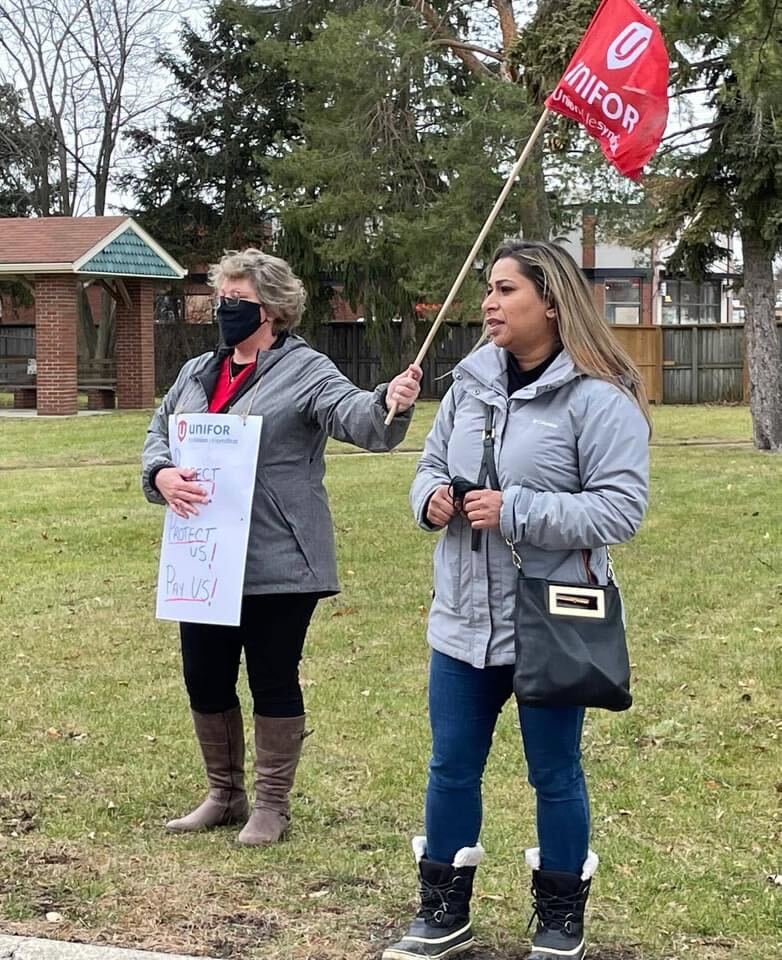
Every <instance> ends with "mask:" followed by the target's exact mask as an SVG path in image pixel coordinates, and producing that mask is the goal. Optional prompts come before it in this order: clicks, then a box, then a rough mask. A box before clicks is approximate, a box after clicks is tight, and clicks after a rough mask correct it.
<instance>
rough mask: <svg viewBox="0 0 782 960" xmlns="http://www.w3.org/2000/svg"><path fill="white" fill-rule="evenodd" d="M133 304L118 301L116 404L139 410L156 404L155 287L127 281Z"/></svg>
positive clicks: (120, 406)
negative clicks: (128, 304)
mask: <svg viewBox="0 0 782 960" xmlns="http://www.w3.org/2000/svg"><path fill="white" fill-rule="evenodd" d="M124 283H125V287H126V288H127V291H128V294H129V296H130V301H131V303H130V307H128V306H127V305H126V304H125V302H124V300H120V302H119V303H118V304H117V349H116V356H117V406H118V407H119V408H120V409H125V410H128V409H132V410H138V409H140V408H142V407H151V406H154V403H155V328H154V286H153V283H152V282H151V281H149V280H125V281H124Z"/></svg>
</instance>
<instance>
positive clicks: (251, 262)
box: [209, 247, 307, 333]
mask: <svg viewBox="0 0 782 960" xmlns="http://www.w3.org/2000/svg"><path fill="white" fill-rule="evenodd" d="M225 280H250V282H251V283H252V285H253V287H254V288H255V292H256V294H257V295H258V299H259V300H260V302H261V304H262V305H263V307H264V308H265V310H266V312H267V313H268V314H269V316H270V317H271V320H272V332H273V333H282V331H283V330H293V328H294V327H297V326H298V325H299V324H300V323H301V315H302V314H303V313H304V304H305V301H306V299H307V294H306V292H305V290H304V284H303V283H302V282H301V280H299V278H298V277H297V276H296V274H295V273H294V272H293V271H292V270H291V268H290V266H289V264H288V262H287V261H286V260H282V259H281V258H280V257H273V256H272V255H271V254H269V253H264V252H263V250H258V249H257V248H256V247H248V248H247V249H246V250H226V251H225V255H224V256H223V257H222V258H221V259H220V262H219V263H213V264H212V265H211V266H210V267H209V283H210V285H211V286H212V287H214V288H215V290H218V289H219V288H220V287H221V286H222V285H223V283H224V281H225Z"/></svg>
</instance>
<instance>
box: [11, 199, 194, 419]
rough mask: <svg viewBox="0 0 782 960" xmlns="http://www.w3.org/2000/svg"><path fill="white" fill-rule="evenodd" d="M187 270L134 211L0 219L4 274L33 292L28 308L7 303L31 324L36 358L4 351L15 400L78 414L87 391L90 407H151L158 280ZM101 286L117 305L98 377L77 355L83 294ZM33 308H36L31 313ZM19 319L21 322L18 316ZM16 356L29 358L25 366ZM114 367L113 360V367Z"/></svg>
mask: <svg viewBox="0 0 782 960" xmlns="http://www.w3.org/2000/svg"><path fill="white" fill-rule="evenodd" d="M185 273H186V270H185V269H184V267H182V266H181V265H180V264H178V263H177V262H176V260H174V259H173V257H171V256H170V255H169V254H168V253H166V251H165V250H164V249H163V248H162V247H160V245H159V244H157V243H156V242H155V241H154V240H153V239H152V237H150V236H149V234H148V233H146V231H144V230H143V229H142V228H141V227H140V226H139V225H138V224H137V223H135V222H134V221H133V220H132V219H131V218H129V217H41V218H36V219H24V218H4V219H2V220H0V277H2V278H3V279H6V280H9V279H12V280H15V281H17V282H19V283H22V284H24V285H25V286H27V288H28V289H29V291H30V293H31V294H32V296H33V297H34V306H33V307H32V308H27V310H28V312H27V313H25V314H20V311H18V310H15V309H12V310H10V311H9V308H8V306H7V300H6V302H5V303H4V308H3V324H4V325H6V324H7V322H8V321H7V317H8V315H9V312H10V313H11V316H12V318H14V319H16V318H19V319H22V317H23V318H24V319H26V320H27V321H28V323H30V321H33V322H34V326H35V365H34V367H33V366H30V365H29V359H30V358H24V357H18V358H12V357H2V356H0V390H6V391H11V392H13V393H14V396H15V403H16V405H17V406H31V405H32V406H36V407H37V410H38V412H39V413H46V414H73V413H76V410H77V396H78V393H79V392H80V391H83V392H86V393H87V394H88V397H90V399H91V400H93V404H92V405H94V406H113V405H114V401H115V397H116V404H117V406H118V407H120V408H140V407H149V406H152V405H153V403H154V385H155V352H154V336H153V334H154V326H153V324H154V299H155V293H156V291H157V289H158V288H159V287H160V285H161V284H162V283H166V284H170V282H171V281H172V280H181V279H182V278H183V277H184V276H185ZM85 288H86V293H87V297H88V298H95V297H97V296H99V295H102V292H103V291H105V292H107V293H108V294H109V296H111V298H112V299H113V300H114V302H115V304H116V308H115V323H116V345H115V357H114V359H113V360H111V361H104V362H103V363H104V367H103V369H102V370H101V371H100V375H99V376H96V375H95V365H94V363H93V364H92V365H91V370H92V374H91V376H90V378H89V382H87V380H86V379H85V378H83V376H82V372H83V371H84V370H87V369H89V368H90V367H89V364H88V363H87V361H88V360H89V358H86V357H80V356H79V352H78V342H79V337H78V324H79V296H80V294H81V291H82V290H84V289H85ZM30 310H32V311H33V312H32V314H31V313H30V312H29V311H30ZM19 319H17V322H19ZM12 360H20V361H25V362H26V366H24V367H22V366H21V364H14V363H12V362H11V361H12ZM109 365H110V366H109Z"/></svg>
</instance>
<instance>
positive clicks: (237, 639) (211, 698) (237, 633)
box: [179, 593, 318, 717]
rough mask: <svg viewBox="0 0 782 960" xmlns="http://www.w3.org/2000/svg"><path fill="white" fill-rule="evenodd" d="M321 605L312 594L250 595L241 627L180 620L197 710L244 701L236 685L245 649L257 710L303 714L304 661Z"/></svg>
mask: <svg viewBox="0 0 782 960" xmlns="http://www.w3.org/2000/svg"><path fill="white" fill-rule="evenodd" d="M317 603H318V597H317V595H315V594H311V593H285V594H259V595H255V594H246V595H245V597H244V598H243V600H242V618H241V622H240V624H239V626H238V627H222V626H215V625H213V624H204V623H180V624H179V633H180V636H181V638H182V669H183V672H184V675H185V686H186V687H187V692H188V695H189V697H190V706H191V707H192V708H193V710H195V711H197V712H198V713H223V712H224V711H226V710H232V709H233V708H234V707H236V706H238V705H239V698H238V697H237V695H236V683H237V680H238V679H239V661H240V659H241V654H242V649H244V658H245V662H246V664H247V676H248V679H249V681H250V691H251V693H252V696H253V710H254V712H255V713H257V714H259V715H260V716H263V717H299V716H301V715H302V714H303V713H304V700H303V698H302V695H301V686H300V684H299V661H300V660H301V651H302V648H303V647H304V638H305V636H306V635H307V628H308V627H309V623H310V619H311V618H312V614H313V612H314V610H315V607H316V605H317Z"/></svg>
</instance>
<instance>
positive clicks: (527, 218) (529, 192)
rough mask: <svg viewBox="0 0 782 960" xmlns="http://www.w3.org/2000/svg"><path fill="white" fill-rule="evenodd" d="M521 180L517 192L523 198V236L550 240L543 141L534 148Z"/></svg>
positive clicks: (521, 217) (520, 212)
mask: <svg viewBox="0 0 782 960" xmlns="http://www.w3.org/2000/svg"><path fill="white" fill-rule="evenodd" d="M519 180H520V183H519V186H518V187H517V190H518V193H519V195H520V196H521V203H520V205H519V218H520V220H521V231H520V233H521V236H522V237H524V238H525V240H548V238H549V237H550V236H551V211H550V210H549V199H548V195H547V194H546V180H545V175H544V173H543V141H542V140H541V139H539V140H538V142H537V143H536V144H535V146H534V147H533V149H532V154H531V156H530V158H529V160H528V161H527V164H526V169H525V170H523V171H522V174H521V177H520V178H519Z"/></svg>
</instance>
